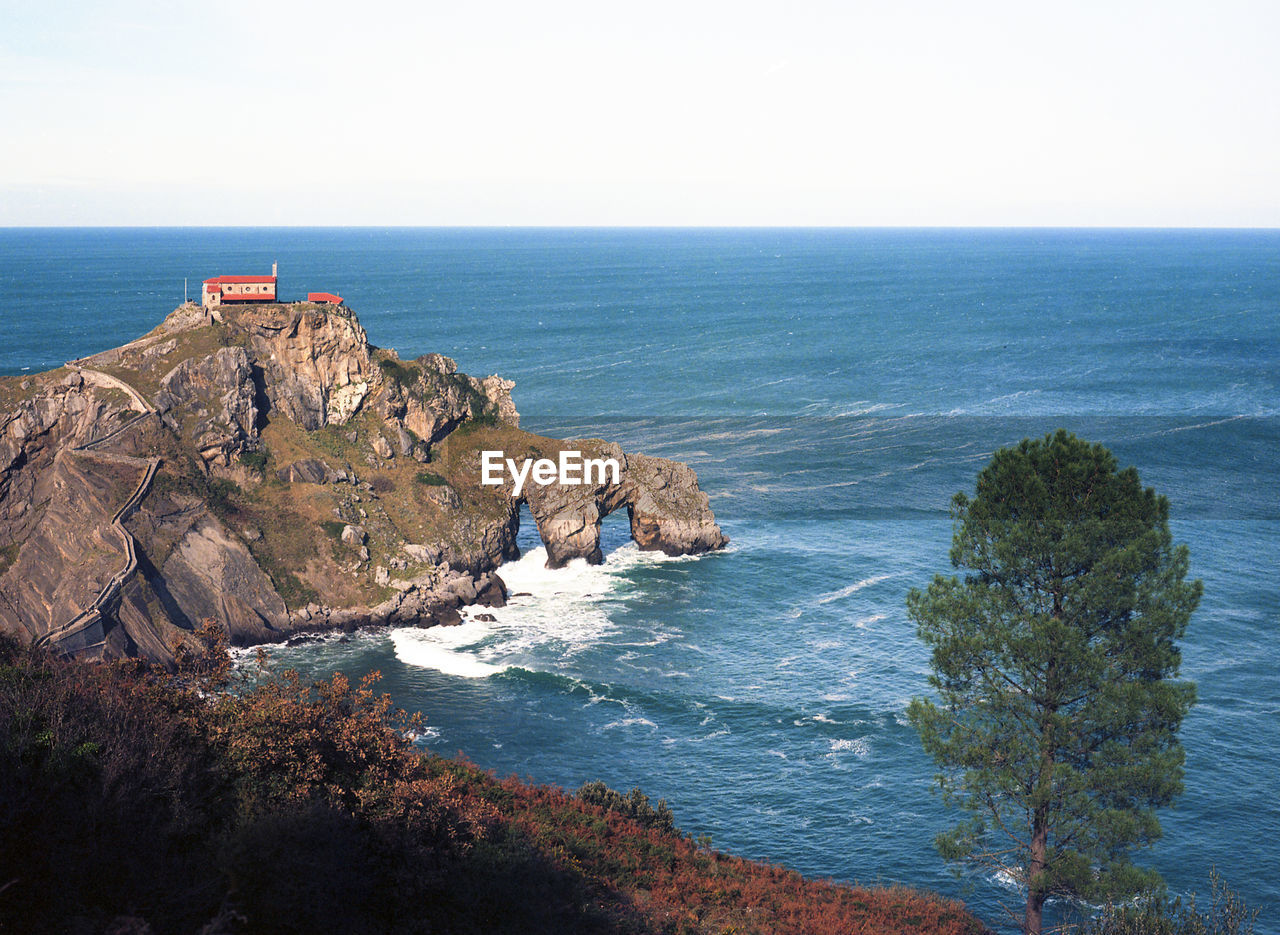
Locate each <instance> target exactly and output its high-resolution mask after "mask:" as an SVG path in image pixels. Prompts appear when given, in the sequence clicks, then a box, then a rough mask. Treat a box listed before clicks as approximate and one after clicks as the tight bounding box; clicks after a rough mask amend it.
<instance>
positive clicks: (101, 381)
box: [34, 361, 160, 653]
mask: <svg viewBox="0 0 1280 935" xmlns="http://www.w3.org/2000/svg"><path fill="white" fill-rule="evenodd" d="M67 366H69V367H71V368H72V369H73V370H75V371H76V372H77V373H79V374H80V376H81V377H83V378H84V381H85V382H86V383H92V384H94V385H95V386H101V387H104V388H108V389H118V390H121V391H123V392H124V393H126V394H128V396H129V398H130V399H131V400H133V403H134V408H136V409H139V410H141V412H140V413H139V414H138V415H137V416H135V417H134V418H132V419H130V420H129V421H128V422H125V423H124V424H123V425H120V426H117V427H116V428H115V429H113V430H112V431H110V432H108V433H107V434H106V435H103V436H102V437H101V438H95V439H94V440H93V441H91V442H86V443H85V444H83V445H78V446H76V447H75V448H72V449H70V450H71V452H72V453H74V454H78V455H80V456H82V457H90V458H98V459H101V460H105V461H113V462H115V463H117V464H125V465H128V466H130V467H137V468H143V469H145V470H144V471H143V475H142V480H140V481H139V482H138V486H137V487H135V488H134V491H133V493H132V494H131V495H130V496H129V499H128V500H126V501H125V502H124V503H123V504H122V505H121V507H120V509H118V510H116V512H115V515H114V516H112V517H111V528H112V529H113V530H114V531H115V532H116V534H117V535H118V536H119V537H120V541H121V543H122V545H123V546H124V553H125V564H124V567H123V568H121V569H120V570H119V571H117V572H116V573H115V574H114V575H112V576H111V578H110V580H109V581H107V583H106V584H105V585H103V587H102V589H101V590H100V591H99V592H98V595H97V597H95V598H94V599H93V601H92V602H90V604H89V606H88V607H86V608H85V609H84V610H82V611H80V613H78V614H76V615H75V616H74V617H72V618H71V619H70V620H68V621H67V622H66V623H64V624H62V625H61V626H58V627H54V628H53V629H51V630H50V631H49V632H48V633H45V634H43V635H42V636H40V637H39V638H38V639H37V640H35V643H34V645H36V646H48V647H51V648H53V649H55V650H56V651H58V652H64V653H73V652H80V651H82V650H85V649H88V648H90V647H92V646H94V645H96V644H98V643H101V642H102V641H103V640H105V639H106V633H105V631H104V630H103V626H102V623H103V614H104V609H105V608H107V607H109V606H111V604H112V603H114V602H115V601H116V600H117V599H118V598H119V596H120V589H121V588H122V587H124V584H125V582H126V581H128V580H129V578H130V577H132V575H133V573H134V572H135V571H137V570H138V547H137V542H136V541H135V540H134V538H133V534H132V533H130V532H129V530H127V529H126V528H125V526H124V521H125V520H126V519H128V518H129V517H130V516H132V515H133V511H134V510H136V509H137V508H138V504H140V503H141V502H142V498H143V497H145V496H146V495H147V492H148V491H149V490H150V489H151V482H152V480H154V479H155V476H156V470H157V469H158V468H159V466H160V459H159V458H135V457H132V456H131V455H122V454H117V453H115V452H110V451H98V450H97V449H98V448H99V447H101V446H102V445H105V444H106V443H107V442H109V441H111V440H112V439H114V438H116V437H118V436H119V435H120V434H122V433H123V432H126V431H128V430H129V429H132V428H133V427H135V426H136V425H138V424H139V423H140V422H142V421H144V420H145V419H149V418H151V417H153V416H155V415H156V408H155V406H153V405H151V403H150V402H148V401H147V399H146V397H144V396H143V395H142V394H141V393H139V392H138V391H137V390H136V389H134V388H133V387H132V386H130V385H129V384H128V383H125V382H124V381H123V380H121V379H119V378H117V377H113V376H111V374H108V373H103V372H102V371H100V370H90V369H87V368H85V367H82V366H80V365H79V364H78V363H76V362H75V361H70V362H68V364H67Z"/></svg>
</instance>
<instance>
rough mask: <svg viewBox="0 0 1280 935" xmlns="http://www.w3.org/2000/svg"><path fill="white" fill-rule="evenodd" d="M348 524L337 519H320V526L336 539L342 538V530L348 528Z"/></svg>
mask: <svg viewBox="0 0 1280 935" xmlns="http://www.w3.org/2000/svg"><path fill="white" fill-rule="evenodd" d="M346 525H347V524H346V523H342V522H339V521H338V520H336V519H322V520H321V521H320V528H321V529H323V530H324V531H325V533H326V534H327V535H329V536H330V537H331V538H334V539H341V538H342V530H343V529H345V528H346Z"/></svg>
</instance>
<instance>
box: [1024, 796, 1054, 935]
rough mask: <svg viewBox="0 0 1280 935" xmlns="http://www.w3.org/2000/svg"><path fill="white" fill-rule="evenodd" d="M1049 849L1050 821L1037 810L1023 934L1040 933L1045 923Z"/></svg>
mask: <svg viewBox="0 0 1280 935" xmlns="http://www.w3.org/2000/svg"><path fill="white" fill-rule="evenodd" d="M1048 849H1049V823H1048V821H1047V820H1046V816H1045V815H1044V814H1043V811H1042V810H1041V809H1037V810H1036V814H1035V819H1034V826H1033V827H1032V829H1031V855H1030V856H1031V860H1030V862H1029V863H1028V865H1027V911H1026V915H1025V916H1024V918H1023V921H1022V931H1023V935H1040V932H1041V928H1042V927H1043V924H1044V864H1045V856H1046V854H1047V852H1048Z"/></svg>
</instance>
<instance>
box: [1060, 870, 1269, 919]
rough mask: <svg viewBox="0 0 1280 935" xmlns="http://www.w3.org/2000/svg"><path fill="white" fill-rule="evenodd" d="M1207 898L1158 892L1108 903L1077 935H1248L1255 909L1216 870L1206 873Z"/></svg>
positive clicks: (1256, 914)
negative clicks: (1200, 900) (1204, 904)
mask: <svg viewBox="0 0 1280 935" xmlns="http://www.w3.org/2000/svg"><path fill="white" fill-rule="evenodd" d="M1209 889H1210V902H1209V905H1208V906H1207V907H1205V908H1201V907H1200V906H1199V905H1198V904H1197V903H1196V897H1195V895H1194V894H1192V895H1191V897H1190V898H1188V900H1187V902H1186V904H1185V905H1184V904H1183V902H1182V900H1181V899H1180V898H1175V899H1173V900H1167V899H1163V898H1161V897H1158V896H1153V897H1149V898H1147V899H1143V900H1139V901H1138V902H1136V903H1132V904H1128V905H1123V906H1116V905H1114V904H1111V903H1108V904H1107V905H1106V906H1104V907H1103V909H1102V912H1101V913H1099V914H1098V915H1097V916H1095V917H1094V918H1092V919H1090V920H1089V921H1088V922H1086V923H1085V924H1084V925H1083V926H1082V927H1081V929H1080V932H1081V935H1252V933H1253V925H1254V922H1255V921H1256V919H1257V917H1258V910H1256V909H1254V910H1249V909H1248V908H1247V907H1246V906H1245V904H1244V900H1242V899H1241V898H1240V895H1239V894H1238V893H1236V892H1235V891H1234V890H1232V889H1231V888H1230V887H1228V886H1227V885H1226V883H1225V881H1223V879H1222V877H1221V876H1219V875H1218V872H1217V871H1216V870H1215V871H1212V872H1211V873H1210V874H1209Z"/></svg>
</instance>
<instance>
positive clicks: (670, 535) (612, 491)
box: [524, 445, 729, 568]
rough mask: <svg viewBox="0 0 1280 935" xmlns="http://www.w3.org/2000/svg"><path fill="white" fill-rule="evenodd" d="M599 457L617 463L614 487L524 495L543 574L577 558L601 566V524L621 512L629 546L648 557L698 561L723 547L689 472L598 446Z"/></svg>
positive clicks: (554, 487) (560, 487) (556, 487)
mask: <svg viewBox="0 0 1280 935" xmlns="http://www.w3.org/2000/svg"><path fill="white" fill-rule="evenodd" d="M597 455H598V456H599V457H601V458H612V459H614V460H615V461H617V463H618V464H619V467H620V470H619V473H618V481H617V483H613V482H609V483H596V484H577V485H567V484H560V483H554V484H548V485H546V486H539V485H536V484H534V485H532V486H531V487H530V488H529V489H528V490H527V492H526V493H525V496H524V499H525V501H526V502H527V503H528V504H529V512H530V513H531V514H532V515H533V519H534V522H535V523H537V526H538V535H539V536H541V538H542V542H543V545H545V546H546V549H547V567H548V568H560V567H562V566H564V565H565V564H566V563H568V562H569V561H571V560H572V559H575V558H585V559H586V560H587V561H588V562H589V563H591V564H596V565H598V564H600V563H601V562H602V561H603V560H604V556H603V555H602V553H601V551H600V523H601V521H602V520H603V519H604V518H605V517H606V516H608V515H609V514H610V513H613V512H614V511H615V510H619V509H622V508H623V507H625V508H626V510H627V513H628V516H629V517H630V520H631V538H632V539H633V540H635V542H636V544H637V545H638V546H640V548H641V549H644V550H646V551H661V552H663V553H665V554H667V555H698V554H701V553H703V552H709V551H713V550H715V549H720V548H723V547H724V546H725V545H726V544H728V542H729V539H728V537H727V536H725V535H724V534H723V533H722V532H721V531H720V527H719V526H718V525H716V522H715V516H714V514H713V513H712V512H711V506H710V502H709V500H708V499H707V495H706V494H705V493H703V492H702V491H701V490H700V489H699V488H698V478H697V475H696V474H694V472H693V470H692V469H691V468H690V467H689V466H688V465H685V464H681V463H680V462H678V461H671V460H668V459H667V458H655V457H651V456H649V455H642V454H635V455H628V454H626V453H624V452H623V451H622V449H621V448H619V447H618V446H617V445H603V446H599V450H598V452H597Z"/></svg>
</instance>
